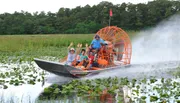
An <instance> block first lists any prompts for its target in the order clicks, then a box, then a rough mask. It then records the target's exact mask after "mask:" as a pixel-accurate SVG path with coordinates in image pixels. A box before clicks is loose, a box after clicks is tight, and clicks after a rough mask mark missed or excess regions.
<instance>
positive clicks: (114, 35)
mask: <svg viewBox="0 0 180 103" xmlns="http://www.w3.org/2000/svg"><path fill="white" fill-rule="evenodd" d="M96 34H97V35H99V36H100V37H101V38H102V39H103V40H105V41H108V42H110V43H112V45H113V51H112V52H111V53H112V54H116V55H114V56H113V62H114V61H116V63H118V64H121V65H127V64H130V63H131V55H132V45H131V41H130V38H129V36H128V34H127V33H126V32H125V31H124V30H122V29H121V28H118V27H116V26H108V27H105V28H102V29H100V30H99V31H98V32H97V33H96Z"/></svg>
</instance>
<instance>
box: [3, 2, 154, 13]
mask: <svg viewBox="0 0 180 103" xmlns="http://www.w3.org/2000/svg"><path fill="white" fill-rule="evenodd" d="M101 1H110V2H112V3H113V4H121V3H122V2H126V3H128V2H131V3H134V4H137V3H147V2H148V1H152V0H0V13H4V12H8V13H14V12H15V11H18V12H20V11H21V10H23V11H28V12H31V13H33V12H36V11H38V12H40V11H45V12H48V11H51V12H53V13H55V12H57V11H58V10H59V8H61V7H65V8H75V7H76V6H85V5H87V4H89V5H91V6H92V5H96V4H98V3H100V2H101Z"/></svg>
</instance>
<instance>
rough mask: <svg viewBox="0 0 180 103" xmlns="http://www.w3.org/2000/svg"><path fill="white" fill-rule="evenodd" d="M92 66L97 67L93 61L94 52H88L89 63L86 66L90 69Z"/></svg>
mask: <svg viewBox="0 0 180 103" xmlns="http://www.w3.org/2000/svg"><path fill="white" fill-rule="evenodd" d="M92 67H98V63H97V62H95V61H94V53H93V52H90V53H89V65H88V66H87V69H91V68H92Z"/></svg>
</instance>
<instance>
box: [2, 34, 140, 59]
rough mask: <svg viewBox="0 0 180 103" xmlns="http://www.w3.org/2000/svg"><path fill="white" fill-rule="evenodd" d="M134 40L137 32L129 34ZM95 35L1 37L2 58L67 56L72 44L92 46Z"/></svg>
mask: <svg viewBox="0 0 180 103" xmlns="http://www.w3.org/2000/svg"><path fill="white" fill-rule="evenodd" d="M127 33H128V34H129V36H130V38H131V39H132V38H133V37H134V36H135V35H136V33H137V32H135V31H128V32H127ZM93 36H94V35H93V34H49V35H1V36H0V57H1V58H3V56H23V55H26V56H33V57H37V56H56V57H63V56H65V55H66V52H67V49H66V48H67V46H68V45H69V44H70V42H73V43H74V47H75V46H76V45H77V44H78V43H82V44H83V46H85V44H86V43H88V44H90V43H91V41H92V39H93Z"/></svg>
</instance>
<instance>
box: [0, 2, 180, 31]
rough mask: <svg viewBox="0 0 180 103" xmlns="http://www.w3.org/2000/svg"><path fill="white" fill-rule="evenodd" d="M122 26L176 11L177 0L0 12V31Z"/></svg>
mask: <svg viewBox="0 0 180 103" xmlns="http://www.w3.org/2000/svg"><path fill="white" fill-rule="evenodd" d="M110 9H112V11H113V16H112V17H111V25H115V26H118V27H121V28H122V29H125V30H141V29H146V28H150V27H153V26H155V25H156V24H157V23H159V22H160V21H162V20H164V19H166V18H168V17H169V16H172V15H174V14H176V13H179V11H180V1H172V0H171V1H170V0H154V1H150V2H148V3H146V4H145V3H139V4H132V3H122V4H116V5H113V4H112V3H111V2H106V1H102V2H100V3H99V4H98V5H94V6H90V5H86V6H84V7H81V6H77V7H76V8H73V9H69V8H60V9H59V10H58V11H57V12H56V13H52V12H47V13H45V12H44V11H42V12H34V13H29V12H25V11H21V12H14V13H12V14H10V13H3V14H0V34H77V33H83V34H84V33H95V32H97V31H98V30H99V29H101V28H102V27H105V26H108V25H109V10H110Z"/></svg>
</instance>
